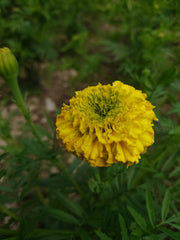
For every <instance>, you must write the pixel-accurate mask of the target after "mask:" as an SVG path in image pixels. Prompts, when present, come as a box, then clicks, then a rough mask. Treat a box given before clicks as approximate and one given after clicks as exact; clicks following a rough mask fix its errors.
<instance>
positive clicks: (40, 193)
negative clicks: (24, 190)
mask: <svg viewBox="0 0 180 240" xmlns="http://www.w3.org/2000/svg"><path fill="white" fill-rule="evenodd" d="M35 191H36V193H37V195H38V197H39V200H40V201H41V203H42V204H43V205H44V206H47V202H46V200H45V199H44V196H43V194H42V192H41V190H40V188H39V187H35Z"/></svg>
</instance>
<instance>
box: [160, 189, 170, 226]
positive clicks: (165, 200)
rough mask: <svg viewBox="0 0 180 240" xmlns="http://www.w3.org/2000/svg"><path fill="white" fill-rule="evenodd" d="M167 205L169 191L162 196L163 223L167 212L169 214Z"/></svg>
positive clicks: (168, 203) (168, 202)
mask: <svg viewBox="0 0 180 240" xmlns="http://www.w3.org/2000/svg"><path fill="white" fill-rule="evenodd" d="M169 205H170V190H169V189H167V190H166V192H165V195H164V199H163V202H162V208H161V220H162V221H163V222H164V221H165V219H166V217H167V215H168V212H169Z"/></svg>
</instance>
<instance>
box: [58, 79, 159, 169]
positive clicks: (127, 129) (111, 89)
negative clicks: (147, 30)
mask: <svg viewBox="0 0 180 240" xmlns="http://www.w3.org/2000/svg"><path fill="white" fill-rule="evenodd" d="M146 97H147V95H146V94H144V93H142V92H141V91H139V90H136V89H135V88H133V87H131V86H129V85H126V84H123V83H122V82H120V81H115V82H114V83H113V84H112V86H111V85H110V84H108V85H101V84H98V85H97V86H95V87H94V86H93V87H88V88H85V89H84V90H82V91H78V92H76V95H75V97H73V98H72V99H71V100H70V103H69V105H65V104H64V106H63V107H62V111H61V114H59V115H58V116H57V119H56V126H57V129H56V132H57V139H59V140H61V142H62V144H63V145H64V146H65V148H66V149H67V150H68V151H69V152H72V153H74V154H76V155H77V156H78V157H79V158H81V159H83V160H85V161H87V162H89V163H90V164H91V166H93V167H96V166H98V167H107V166H110V165H112V164H113V163H116V162H122V163H124V164H126V166H127V167H128V166H130V165H132V164H134V163H138V162H139V159H140V158H141V156H140V154H141V153H144V152H146V149H147V147H148V146H150V145H151V144H153V142H154V131H153V128H152V126H153V123H152V121H153V120H156V121H157V120H158V119H157V118H156V116H155V114H154V112H153V108H154V106H153V105H152V104H151V103H150V102H149V101H147V100H146Z"/></svg>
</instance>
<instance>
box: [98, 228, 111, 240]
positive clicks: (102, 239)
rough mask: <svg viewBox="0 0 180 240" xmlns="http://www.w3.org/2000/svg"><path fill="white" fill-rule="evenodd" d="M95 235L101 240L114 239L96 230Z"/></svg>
mask: <svg viewBox="0 0 180 240" xmlns="http://www.w3.org/2000/svg"><path fill="white" fill-rule="evenodd" d="M95 233H96V235H97V236H98V237H99V238H100V239H101V240H112V238H110V237H109V236H108V235H106V234H105V233H103V232H101V231H99V230H96V231H95Z"/></svg>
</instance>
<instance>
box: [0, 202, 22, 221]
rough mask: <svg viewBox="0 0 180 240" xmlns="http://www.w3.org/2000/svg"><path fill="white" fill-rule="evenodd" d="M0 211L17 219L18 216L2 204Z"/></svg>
mask: <svg viewBox="0 0 180 240" xmlns="http://www.w3.org/2000/svg"><path fill="white" fill-rule="evenodd" d="M0 211H1V212H3V213H5V214H7V215H8V216H10V217H12V218H13V219H15V220H16V221H19V218H18V216H16V215H15V214H14V213H13V212H11V211H10V210H8V209H7V208H5V207H4V206H3V205H2V204H0Z"/></svg>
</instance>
